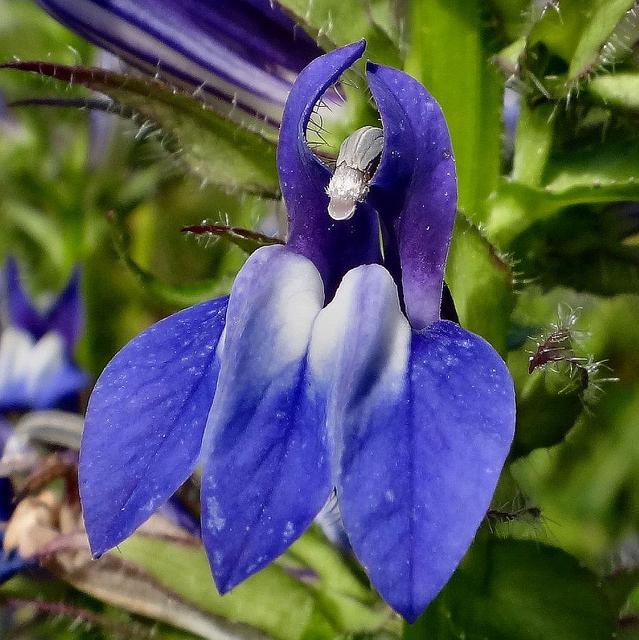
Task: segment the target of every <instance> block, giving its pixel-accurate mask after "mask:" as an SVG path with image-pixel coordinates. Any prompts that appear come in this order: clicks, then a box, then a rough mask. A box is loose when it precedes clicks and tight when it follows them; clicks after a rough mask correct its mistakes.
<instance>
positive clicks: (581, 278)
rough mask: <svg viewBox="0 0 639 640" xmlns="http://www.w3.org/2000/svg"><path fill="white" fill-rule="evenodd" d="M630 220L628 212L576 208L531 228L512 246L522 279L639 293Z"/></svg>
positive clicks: (638, 257)
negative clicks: (628, 235) (627, 236)
mask: <svg viewBox="0 0 639 640" xmlns="http://www.w3.org/2000/svg"><path fill="white" fill-rule="evenodd" d="M627 222H628V221H627V220H626V219H625V215H624V212H623V211H620V212H616V211H615V210H610V211H596V210H593V209H592V208H586V207H573V208H570V209H566V210H565V211H562V212H561V213H559V214H558V215H555V216H554V217H552V218H550V219H548V220H547V221H545V222H539V223H537V224H535V225H533V226H531V227H530V228H529V229H528V230H527V231H525V232H524V233H522V234H521V235H519V236H518V237H517V238H516V239H515V240H514V241H513V242H512V243H511V244H510V245H509V250H510V251H511V252H512V254H513V256H514V257H515V259H516V260H517V264H518V269H519V270H520V272H521V273H522V276H523V278H524V279H534V280H535V282H536V283H538V284H540V285H541V286H543V287H544V288H546V289H550V288H552V287H554V286H557V285H563V286H567V287H571V288H573V289H576V290H577V291H587V292H590V293H595V294H599V295H616V294H619V293H637V292H639V246H637V245H636V244H632V243H626V242H624V241H623V238H624V228H625V224H626V223H627ZM629 222H630V223H632V220H629Z"/></svg>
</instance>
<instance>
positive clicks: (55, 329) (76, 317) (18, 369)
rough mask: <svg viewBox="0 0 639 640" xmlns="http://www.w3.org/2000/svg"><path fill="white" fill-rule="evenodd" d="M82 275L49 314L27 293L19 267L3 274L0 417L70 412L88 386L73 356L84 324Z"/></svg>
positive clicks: (9, 264)
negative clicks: (59, 410) (38, 411)
mask: <svg viewBox="0 0 639 640" xmlns="http://www.w3.org/2000/svg"><path fill="white" fill-rule="evenodd" d="M79 275H80V274H79V272H78V271H77V270H76V271H74V273H73V274H72V276H71V278H70V280H69V282H68V284H67V286H66V287H65V289H64V290H63V291H62V293H60V295H59V296H58V298H57V299H56V300H54V301H53V302H52V303H51V304H49V305H48V307H47V309H46V311H40V310H39V309H37V308H36V307H35V306H34V305H33V303H32V302H31V300H30V299H29V297H28V295H27V294H26V292H25V291H24V289H23V288H22V284H21V282H20V274H19V271H18V265H17V263H16V262H15V260H13V259H9V260H7V263H6V267H5V270H4V277H5V283H4V284H5V287H4V288H5V291H4V294H5V295H4V303H5V304H4V306H5V309H4V311H5V316H6V324H5V325H4V326H3V329H2V334H1V335H0V414H2V413H6V412H8V411H12V410H23V409H48V408H54V407H57V408H66V407H68V406H70V404H73V402H74V401H75V399H76V397H77V394H78V392H79V391H80V390H81V389H83V388H84V387H85V386H86V385H87V382H88V380H87V376H86V375H85V374H84V373H83V372H82V371H80V370H79V369H78V367H77V366H76V365H75V364H74V362H73V358H72V352H73V349H74V347H75V344H76V341H77V339H78V336H79V334H80V331H81V328H82V322H83V309H82V300H81V298H80V291H79Z"/></svg>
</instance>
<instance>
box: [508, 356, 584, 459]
mask: <svg viewBox="0 0 639 640" xmlns="http://www.w3.org/2000/svg"><path fill="white" fill-rule="evenodd" d="M582 392H583V388H581V387H579V386H577V385H575V384H574V379H573V378H572V377H571V376H570V375H569V374H568V372H567V371H566V370H565V369H562V370H556V369H553V368H546V369H544V370H538V371H534V372H533V373H532V374H531V375H529V376H528V377H527V378H526V380H525V383H524V384H523V386H522V388H521V389H520V390H519V391H518V393H517V429H516V432H515V443H514V445H513V448H512V451H511V455H512V456H514V457H519V456H525V455H527V454H528V453H530V452H531V451H532V450H533V449H538V448H540V447H550V446H552V445H554V444H557V443H558V442H561V441H562V440H563V439H564V437H565V436H566V434H567V433H568V432H569V431H570V429H572V427H573V426H574V424H575V422H576V421H577V418H578V417H579V416H580V415H581V412H582V411H583V409H584V405H583V400H582Z"/></svg>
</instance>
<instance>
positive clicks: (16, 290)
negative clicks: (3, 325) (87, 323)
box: [5, 258, 84, 351]
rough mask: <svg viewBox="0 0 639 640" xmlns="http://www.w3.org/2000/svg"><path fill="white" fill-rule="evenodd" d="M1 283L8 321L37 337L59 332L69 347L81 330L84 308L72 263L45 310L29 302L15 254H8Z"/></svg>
mask: <svg viewBox="0 0 639 640" xmlns="http://www.w3.org/2000/svg"><path fill="white" fill-rule="evenodd" d="M5 287H6V299H7V313H8V319H9V324H11V325H13V326H15V327H17V328H19V329H24V330H25V331H27V332H28V333H30V334H31V336H33V338H35V339H36V340H39V339H40V338H41V337H42V336H44V334H45V333H48V332H50V331H55V332H57V333H58V334H60V335H61V336H62V337H63V338H64V341H65V343H66V347H67V350H68V351H71V350H72V349H73V347H74V346H75V343H76V341H77V339H78V337H79V335H80V332H81V331H82V324H83V321H84V309H83V306H82V298H81V295H80V270H79V269H78V268H77V267H76V268H75V269H74V270H73V272H72V274H71V277H70V278H69V281H68V282H67V284H66V286H65V288H64V290H63V291H62V292H61V293H60V294H59V296H58V297H57V298H56V299H55V301H54V303H53V305H52V306H51V307H50V309H49V310H48V311H47V312H46V313H40V311H39V310H38V309H37V308H36V307H35V305H34V304H33V303H32V302H31V299H30V298H29V295H28V294H27V292H26V291H25V290H24V288H23V286H22V283H21V282H20V271H19V269H18V263H17V262H16V260H15V258H8V259H7V262H6V266H5Z"/></svg>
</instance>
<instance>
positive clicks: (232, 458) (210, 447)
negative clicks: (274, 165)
mask: <svg viewBox="0 0 639 640" xmlns="http://www.w3.org/2000/svg"><path fill="white" fill-rule="evenodd" d="M364 46H365V45H364V43H363V42H359V43H355V44H352V45H349V46H347V47H344V48H342V49H337V50H336V51H333V52H332V53H330V54H327V55H325V56H322V57H321V58H319V59H316V60H315V61H314V62H312V63H311V64H310V65H309V66H308V67H306V69H305V70H304V71H302V73H301V74H300V75H299V77H298V79H297V81H296V83H295V85H294V86H293V89H292V91H291V93H290V96H289V98H288V102H287V104H286V108H285V111H284V115H283V120H282V127H281V130H280V137H279V146H278V168H279V174H280V183H281V188H282V193H283V196H284V200H285V202H286V205H287V210H288V216H289V237H288V241H287V244H286V245H284V246H282V245H278V246H269V247H264V248H261V249H258V250H257V251H256V252H255V253H253V254H252V255H251V257H250V258H249V259H248V261H247V262H246V264H245V265H244V267H243V268H242V270H241V271H240V273H239V274H238V276H237V279H236V281H235V284H234V285H233V288H232V291H231V294H230V296H229V297H223V298H218V299H216V300H212V301H210V302H205V303H203V304H199V305H196V306H194V307H191V308H189V309H186V310H184V311H182V312H180V313H177V314H176V315H174V316H171V317H169V318H166V319H165V320H163V321H161V322H159V323H158V324H156V325H154V326H152V327H151V328H150V329H148V330H147V331H146V332H144V333H143V334H141V335H140V336H138V337H137V338H135V339H134V340H133V341H132V342H131V343H129V344H128V345H127V346H126V347H125V348H124V349H123V350H122V351H120V352H119V353H118V354H117V355H116V356H115V358H114V359H113V360H112V361H111V363H110V364H109V365H108V366H107V368H106V370H105V371H104V373H103V374H102V376H101V377H100V379H99V381H98V383H97V385H96V387H95V390H94V392H93V395H92V397H91V400H90V403H89V409H88V413H87V419H86V426H85V431H84V435H83V442H82V447H81V454H80V494H81V499H82V504H83V510H84V519H85V524H86V528H87V533H88V536H89V540H90V543H91V548H92V551H93V553H94V555H100V554H102V553H103V552H105V551H107V550H108V549H110V548H112V547H113V546H115V545H117V544H118V543H119V542H121V541H122V540H123V539H124V538H126V537H127V536H128V535H130V534H131V533H132V532H133V531H134V530H135V529H136V528H137V527H138V526H139V525H140V524H142V523H143V522H144V521H145V520H146V519H147V518H148V517H149V516H150V515H151V514H152V513H153V512H154V511H155V510H157V509H158V508H159V507H160V506H161V505H162V504H163V503H165V502H166V500H167V499H168V498H169V497H170V496H171V495H172V493H173V492H174V491H175V490H176V489H177V488H178V487H179V486H180V485H181V484H182V483H183V482H184V481H185V480H186V479H187V478H188V477H189V475H190V474H191V473H193V471H194V470H195V467H196V465H197V464H198V462H199V461H201V462H202V465H203V475H202V489H201V503H202V535H203V540H204V545H205V547H206V550H207V553H208V556H209V561H210V564H211V568H212V571H213V574H214V577H215V581H216V584H217V586H218V589H219V590H220V591H221V592H222V593H224V592H226V591H228V590H229V589H231V588H233V587H234V586H235V585H237V584H238V583H240V582H241V581H243V580H244V579H245V578H247V577H248V576H250V575H251V574H253V573H255V572H256V571H258V570H259V569H261V568H263V567H264V566H266V565H267V564H268V563H269V562H271V561H272V560H273V559H275V558H276V557H277V556H278V555H279V554H281V553H282V552H283V551H285V550H286V549H287V548H288V546H289V545H290V544H292V542H293V541H294V540H295V539H297V538H298V537H299V536H300V535H301V534H302V533H303V532H304V530H305V529H306V528H307V527H308V526H309V525H310V524H311V522H312V521H313V519H314V518H315V516H316V515H317V513H318V512H319V511H320V509H321V508H322V506H323V505H324V503H325V502H326V501H327V499H328V498H329V496H330V495H331V493H332V491H333V488H334V487H335V488H336V490H337V500H338V504H339V508H340V513H341V516H342V518H343V522H344V527H345V530H346V532H347V534H348V537H349V540H350V543H351V545H352V547H353V549H354V551H355V554H356V555H357V556H358V558H359V560H360V561H361V562H362V564H363V565H364V567H365V568H366V570H367V572H368V575H369V577H370V579H371V581H372V583H373V584H374V585H375V587H376V588H377V589H378V591H379V592H380V594H381V595H382V597H383V598H384V599H385V600H386V601H387V602H388V603H389V604H390V605H391V606H392V607H393V608H395V609H396V610H397V611H399V612H400V613H401V614H402V615H403V616H404V617H405V618H406V619H408V620H410V621H413V620H415V619H416V617H417V616H418V615H419V614H420V613H421V611H423V609H424V608H425V607H426V605H427V604H428V603H429V602H430V601H431V600H432V599H433V598H434V597H435V596H436V594H437V593H438V592H439V591H440V589H441V588H442V587H443V585H444V584H445V583H446V582H447V580H448V579H449V578H450V576H451V575H452V573H453V571H454V569H455V568H456V566H457V564H458V563H459V561H460V560H461V558H462V556H463V555H464V553H465V552H466V550H467V548H468V546H469V545H470V543H471V541H472V539H473V537H474V535H475V532H476V530H477V527H478V526H479V524H480V522H481V520H482V518H483V517H484V515H485V513H486V510H487V508H488V506H489V503H490V499H491V497H492V494H493V491H494V489H495V485H496V483H497V480H498V478H499V474H500V472H501V468H502V466H503V463H504V461H505V458H506V456H507V454H508V450H509V447H510V444H511V441H512V437H513V432H514V392H513V384H512V380H511V378H510V374H509V373H508V370H507V368H506V366H505V364H504V362H503V361H502V360H501V358H500V357H499V356H498V354H497V353H496V352H495V351H494V349H493V348H492V347H491V346H490V345H489V344H488V343H486V342H485V341H484V340H483V339H481V338H479V337H478V336H476V335H474V334H472V333H470V332H468V331H466V330H464V329H462V328H461V327H460V326H458V325H457V324H455V323H452V322H449V321H446V320H440V306H441V297H442V286H443V273H444V266H445V262H446V256H447V252H448V245H449V242H450V238H451V234H452V227H453V222H454V218H455V213H456V200H457V189H456V177H455V166H454V159H453V157H452V153H451V145H450V139H449V135H448V130H447V127H446V123H445V121H444V118H443V115H442V112H441V110H440V108H439V106H438V105H437V103H436V102H435V100H434V99H433V98H432V96H430V94H429V93H428V92H427V91H426V90H425V89H424V87H423V86H422V85H420V84H419V83H418V82H417V81H415V80H414V79H413V78H411V77H410V76H408V75H407V74H405V73H403V72H401V71H398V70H396V69H392V68H389V67H383V66H378V65H374V64H370V63H369V65H368V73H367V76H368V82H369V86H370V89H371V91H372V94H373V97H374V99H375V102H376V103H377V107H378V109H379V112H380V115H381V118H382V124H383V128H384V129H383V136H384V145H383V151H382V154H381V159H380V160H379V166H378V168H377V170H376V171H375V173H374V175H373V176H372V180H370V181H369V182H370V184H368V185H365V187H364V188H362V189H361V190H360V191H359V192H358V193H357V194H356V195H355V196H353V203H354V207H353V211H352V212H351V213H354V215H348V216H344V217H343V219H339V220H337V219H334V218H333V217H331V215H329V196H328V195H327V189H328V190H329V191H330V192H331V193H332V194H337V195H338V196H340V197H341V196H342V195H344V194H345V193H346V192H348V189H347V187H348V186H349V185H348V184H346V183H343V182H340V184H335V183H334V182H333V181H332V177H331V171H330V170H329V169H328V168H327V167H326V166H325V165H324V164H323V163H322V162H321V161H320V160H319V159H318V158H317V157H316V156H314V155H313V153H312V152H311V151H310V149H309V147H308V145H307V143H306V140H305V130H306V126H307V124H308V122H309V119H310V117H311V114H312V111H313V108H314V106H315V104H316V103H317V101H318V100H319V99H320V97H321V96H322V94H323V93H324V91H326V90H327V89H328V88H329V87H330V86H331V85H332V84H333V83H334V82H336V81H337V80H338V78H339V77H340V75H341V74H342V73H343V72H344V71H345V70H346V69H347V68H348V67H349V66H350V65H352V64H353V63H354V62H355V61H356V60H357V59H358V58H360V57H361V56H362V54H363V52H364ZM369 129H370V128H369ZM358 157H359V156H358ZM355 160H357V158H355ZM338 165H339V160H338ZM338 169H339V166H338ZM337 175H338V174H337V172H336V174H335V175H334V177H336V176H337ZM339 175H340V176H343V175H344V174H343V173H342V172H340V174H339ZM360 177H361V176H360ZM365 178H366V176H364V179H365ZM336 179H337V178H336ZM341 179H342V178H340V180H341ZM329 184H330V188H329ZM369 189H370V191H369ZM349 193H350V192H349ZM346 195H347V196H348V193H347V194H346ZM355 203H356V205H355ZM338 208H339V207H338ZM331 210H332V209H331ZM380 222H381V232H382V236H383V245H384V252H383V254H382V251H381V247H380V241H379V237H380Z"/></svg>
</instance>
